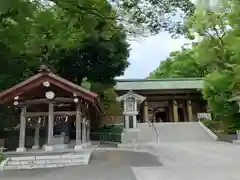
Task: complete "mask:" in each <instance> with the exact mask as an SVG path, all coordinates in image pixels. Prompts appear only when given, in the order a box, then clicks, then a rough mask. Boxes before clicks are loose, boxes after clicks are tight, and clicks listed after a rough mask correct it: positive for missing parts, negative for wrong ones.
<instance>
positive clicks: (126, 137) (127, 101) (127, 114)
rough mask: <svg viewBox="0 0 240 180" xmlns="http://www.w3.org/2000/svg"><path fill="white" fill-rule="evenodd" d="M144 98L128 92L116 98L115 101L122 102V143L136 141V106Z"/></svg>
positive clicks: (137, 130)
mask: <svg viewBox="0 0 240 180" xmlns="http://www.w3.org/2000/svg"><path fill="white" fill-rule="evenodd" d="M145 99H146V98H145V97H143V96H141V95H138V94H136V93H134V92H133V91H129V92H128V93H126V94H124V95H122V96H120V97H117V101H120V102H121V101H123V105H124V106H123V116H124V130H123V133H122V143H123V144H125V143H131V142H132V141H137V140H138V133H139V129H138V128H137V115H138V109H137V105H138V104H141V103H142V102H143V101H144V100H145Z"/></svg>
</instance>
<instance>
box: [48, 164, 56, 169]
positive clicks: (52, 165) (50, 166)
mask: <svg viewBox="0 0 240 180" xmlns="http://www.w3.org/2000/svg"><path fill="white" fill-rule="evenodd" d="M45 167H46V168H56V167H59V166H58V164H46V165H45Z"/></svg>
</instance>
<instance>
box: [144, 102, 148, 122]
mask: <svg viewBox="0 0 240 180" xmlns="http://www.w3.org/2000/svg"><path fill="white" fill-rule="evenodd" d="M143 111H144V122H148V121H149V116H148V104H147V101H145V102H144V110H143Z"/></svg>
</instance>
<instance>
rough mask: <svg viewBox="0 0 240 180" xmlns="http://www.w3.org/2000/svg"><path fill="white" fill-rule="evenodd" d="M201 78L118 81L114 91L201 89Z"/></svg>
mask: <svg viewBox="0 0 240 180" xmlns="http://www.w3.org/2000/svg"><path fill="white" fill-rule="evenodd" d="M202 88H203V79H202V78H169V79H154V80H151V79H118V80H117V84H116V86H115V89H116V90H117V91H120V90H157V89H202Z"/></svg>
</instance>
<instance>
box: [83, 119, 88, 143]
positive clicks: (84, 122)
mask: <svg viewBox="0 0 240 180" xmlns="http://www.w3.org/2000/svg"><path fill="white" fill-rule="evenodd" d="M86 121H87V120H86V117H85V116H84V117H83V122H82V144H83V145H85V143H86Z"/></svg>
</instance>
